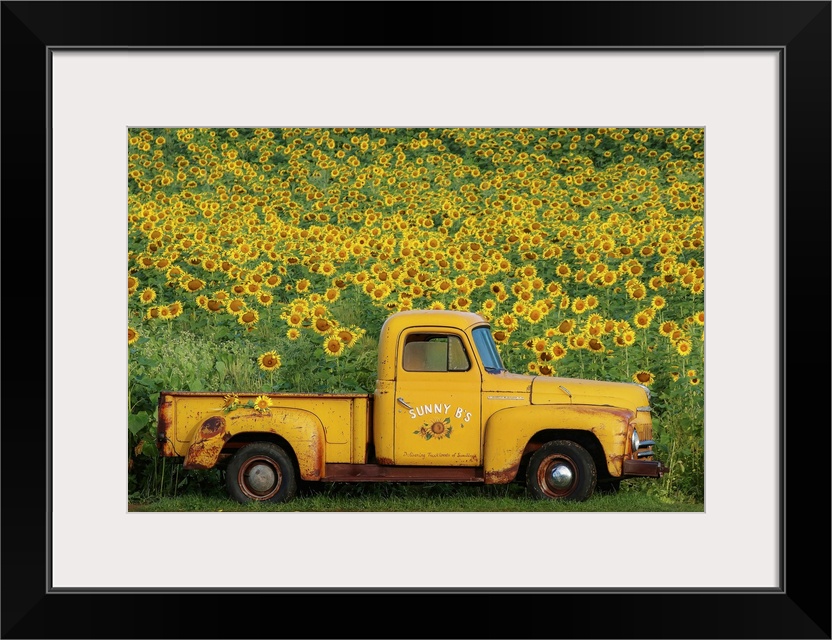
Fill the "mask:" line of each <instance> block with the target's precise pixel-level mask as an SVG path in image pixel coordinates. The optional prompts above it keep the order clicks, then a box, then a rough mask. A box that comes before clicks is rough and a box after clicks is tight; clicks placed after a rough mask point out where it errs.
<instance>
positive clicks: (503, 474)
mask: <svg viewBox="0 0 832 640" xmlns="http://www.w3.org/2000/svg"><path fill="white" fill-rule="evenodd" d="M519 469H520V465H519V464H515V465H512V466H510V467H509V468H508V469H500V470H492V471H486V472H485V484H508V483H509V482H513V481H514V479H515V478H516V477H517V471H518V470H519Z"/></svg>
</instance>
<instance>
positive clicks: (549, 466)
mask: <svg viewBox="0 0 832 640" xmlns="http://www.w3.org/2000/svg"><path fill="white" fill-rule="evenodd" d="M577 480H578V470H577V469H576V468H575V465H574V464H573V462H572V460H570V459H569V458H568V457H566V456H562V455H559V454H555V455H551V456H549V457H548V458H546V459H545V460H544V461H543V463H542V464H541V465H540V467H538V470H537V482H538V485H539V486H540V488H541V489H542V490H543V492H544V493H545V494H547V495H548V496H551V497H553V498H561V497H563V496H565V495H568V494H569V493H570V492H571V490H572V488H573V487H574V486H575V482H577Z"/></svg>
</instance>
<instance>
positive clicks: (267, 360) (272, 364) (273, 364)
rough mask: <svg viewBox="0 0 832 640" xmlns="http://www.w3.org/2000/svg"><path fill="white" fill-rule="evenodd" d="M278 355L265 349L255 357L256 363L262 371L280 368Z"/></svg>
mask: <svg viewBox="0 0 832 640" xmlns="http://www.w3.org/2000/svg"><path fill="white" fill-rule="evenodd" d="M280 364H281V363H280V356H279V355H278V354H277V352H275V351H267V352H266V353H264V354H263V355H261V356H260V357H259V358H257V365H258V366H259V367H260V368H261V369H262V370H263V371H276V370H277V369H279V368H280Z"/></svg>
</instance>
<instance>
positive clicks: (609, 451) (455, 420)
mask: <svg viewBox="0 0 832 640" xmlns="http://www.w3.org/2000/svg"><path fill="white" fill-rule="evenodd" d="M487 326H488V324H487V322H486V321H485V319H484V318H482V317H481V316H479V315H477V314H474V313H468V312H456V311H405V312H400V313H397V314H394V315H392V316H391V317H390V318H389V319H388V320H387V321H386V322H385V324H384V326H383V327H382V330H381V334H380V336H379V357H378V380H377V383H376V388H375V393H374V395H373V396H368V395H352V394H344V395H327V394H267V395H268V397H269V398H270V400H271V402H272V405H271V407H270V409H269V411H268V412H258V411H257V410H255V409H254V408H250V407H246V406H245V405H246V404H247V403H248V402H250V401H251V400H253V398H254V397H256V395H257V394H239V395H238V401H237V406H235V407H234V408H233V410H228V407H225V406H224V405H225V401H224V395H223V394H219V393H186V392H181V393H177V392H165V393H164V396H163V397H164V399H165V402H164V403H162V404H160V409H159V411H160V416H162V415H163V414H164V416H165V419H166V420H167V422H168V423H169V424H170V428H169V430H168V436H169V437H170V438H171V440H170V442H168V443H164V444H163V445H161V446H160V450H161V451H162V453H163V455H179V456H183V457H185V465H186V466H187V467H192V468H210V467H211V466H213V465H214V464H215V463H216V461H217V459H218V456H219V454H220V452H225V453H228V452H231V451H232V449H228V448H225V449H224V447H225V446H226V444H228V443H229V442H232V443H233V440H234V437H235V436H237V435H239V434H243V433H252V432H255V433H257V432H261V433H264V434H266V433H268V434H275V435H277V436H279V437H280V438H283V439H284V440H285V441H286V442H287V443H288V444H289V445H290V447H291V449H292V451H293V452H294V455H295V456H296V457H297V460H298V464H299V467H300V471H301V477H302V478H303V479H306V480H315V479H320V478H321V477H322V476H323V475H324V474H325V470H324V467H325V465H326V463H351V464H365V463H367V462H369V461H370V460H368V452H370V451H374V452H375V457H376V461H377V462H378V463H380V464H397V465H414V466H418V465H428V466H469V467H483V471H484V475H485V478H486V482H489V483H496V482H509V481H511V480H512V479H513V478H514V475H515V474H516V472H517V467H518V465H519V463H520V460H521V457H522V456H523V454H524V452H527V451H528V447H529V443H530V441H531V440H532V439H533V438H535V436H537V435H538V434H540V433H541V432H542V431H547V432H549V431H551V433H548V434H546V435H547V437H548V436H551V438H557V437H558V436H557V430H558V429H570V430H581V431H586V432H588V433H589V434H591V436H592V437H593V438H595V439H596V440H597V442H598V443H599V444H600V446H601V447H602V448H603V450H604V457H605V460H604V461H603V464H605V465H606V468H607V471H609V473H610V474H611V475H612V476H614V477H618V476H620V475H621V469H622V461H623V459H625V458H629V457H635V454H634V453H633V452H632V451H631V450H630V446H631V445H630V435H631V433H632V429H633V428H637V429H638V432H639V436H640V439H641V440H646V439H650V438H651V437H652V422H651V418H650V413H649V412H646V411H637V409H638V408H639V407H645V406H646V405H647V404H648V400H647V395H646V393H645V391H644V389H643V388H642V387H640V386H639V385H634V384H629V383H613V382H599V381H592V380H578V379H572V378H547V377H541V376H528V375H519V374H513V373H508V372H505V371H501V372H495V371H488V370H486V369H485V367H483V365H482V362H481V359H480V356H479V353H478V351H477V346H476V342H475V339H474V335H475V334H474V330H475V329H477V328H479V327H487ZM220 419H221V420H222V425H221V428H220V426H219V420H220ZM538 440H540V438H538Z"/></svg>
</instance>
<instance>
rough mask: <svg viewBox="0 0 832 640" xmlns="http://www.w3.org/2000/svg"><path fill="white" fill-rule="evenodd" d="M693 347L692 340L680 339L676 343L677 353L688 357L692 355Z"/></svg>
mask: <svg viewBox="0 0 832 640" xmlns="http://www.w3.org/2000/svg"><path fill="white" fill-rule="evenodd" d="M691 349H692V345H691V343H690V340H684V339H683V340H679V341H678V342H677V343H676V353H678V354H679V355H680V356H682V357H687V356H689V355H690V352H691Z"/></svg>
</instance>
